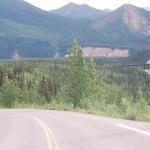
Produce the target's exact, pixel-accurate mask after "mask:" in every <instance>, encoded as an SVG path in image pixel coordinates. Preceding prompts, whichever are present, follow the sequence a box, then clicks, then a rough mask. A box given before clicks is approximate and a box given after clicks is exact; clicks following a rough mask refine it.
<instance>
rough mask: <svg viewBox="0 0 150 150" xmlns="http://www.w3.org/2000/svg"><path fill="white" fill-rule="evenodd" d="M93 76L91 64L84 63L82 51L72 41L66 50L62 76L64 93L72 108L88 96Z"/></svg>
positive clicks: (92, 65)
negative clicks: (66, 54)
mask: <svg viewBox="0 0 150 150" xmlns="http://www.w3.org/2000/svg"><path fill="white" fill-rule="evenodd" d="M93 74H94V64H93V62H92V61H91V62H90V63H86V62H85V60H84V59H83V57H82V49H81V48H80V47H79V46H78V44H77V42H76V41H74V42H73V43H72V47H71V48H70V49H69V50H68V57H67V58H66V61H65V71H64V75H63V76H64V77H63V80H64V92H65V94H66V95H67V98H68V102H69V103H72V104H73V107H74V108H76V107H78V106H80V103H81V100H82V99H83V98H84V96H87V95H88V94H89V92H90V88H92V82H93V80H94V77H95V76H94V75H93Z"/></svg>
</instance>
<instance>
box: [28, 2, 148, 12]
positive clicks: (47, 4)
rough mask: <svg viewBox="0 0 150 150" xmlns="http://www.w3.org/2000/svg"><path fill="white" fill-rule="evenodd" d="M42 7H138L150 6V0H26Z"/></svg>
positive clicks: (46, 8) (47, 8)
mask: <svg viewBox="0 0 150 150" xmlns="http://www.w3.org/2000/svg"><path fill="white" fill-rule="evenodd" d="M25 1H27V2H29V3H31V4H33V5H35V6H37V7H39V8H41V9H44V10H52V9H57V8H60V7H62V6H63V5H66V4H68V3H69V2H74V3H77V4H88V5H90V6H92V7H95V8H98V9H105V8H108V9H112V10H113V9H116V8H117V7H119V6H121V5H123V4H133V5H135V6H138V7H150V0H25Z"/></svg>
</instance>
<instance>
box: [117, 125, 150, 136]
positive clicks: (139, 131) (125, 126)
mask: <svg viewBox="0 0 150 150" xmlns="http://www.w3.org/2000/svg"><path fill="white" fill-rule="evenodd" d="M116 126H119V127H121V128H125V129H128V130H131V131H134V132H137V133H141V134H144V135H147V136H150V132H146V131H143V130H139V129H137V128H132V127H130V126H127V125H123V124H116Z"/></svg>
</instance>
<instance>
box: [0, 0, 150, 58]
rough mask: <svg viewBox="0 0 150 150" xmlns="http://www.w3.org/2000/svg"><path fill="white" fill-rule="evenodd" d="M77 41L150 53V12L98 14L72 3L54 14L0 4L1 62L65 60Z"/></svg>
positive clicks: (19, 2) (6, 0) (15, 1)
mask: <svg viewBox="0 0 150 150" xmlns="http://www.w3.org/2000/svg"><path fill="white" fill-rule="evenodd" d="M73 39H77V40H78V41H79V44H80V45H81V46H82V47H106V48H111V49H114V48H119V49H128V50H129V52H130V54H135V53H136V52H141V51H146V50H147V51H149V50H150V12H149V11H146V10H144V9H142V8H138V7H135V6H133V5H129V4H127V5H123V6H121V7H119V8H118V9H116V10H114V11H111V10H107V9H106V10H97V9H95V8H92V7H90V6H88V5H77V4H74V3H70V4H68V5H66V6H64V7H62V8H60V9H57V10H53V11H50V12H49V11H44V10H41V9H39V8H37V7H35V6H33V5H31V4H29V3H27V2H25V1H23V0H0V58H11V57H12V55H13V54H14V52H16V53H17V54H18V55H20V56H21V57H22V58H23V57H25V58H26V57H27V58H29V57H30V58H33V57H40V58H41V57H53V56H54V55H55V54H56V53H59V55H60V56H64V55H65V53H66V50H67V48H68V47H69V46H70V43H71V41H72V40H73Z"/></svg>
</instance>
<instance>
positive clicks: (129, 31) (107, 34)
mask: <svg viewBox="0 0 150 150" xmlns="http://www.w3.org/2000/svg"><path fill="white" fill-rule="evenodd" d="M91 28H92V32H86V35H85V36H86V37H88V38H89V39H88V41H87V42H86V43H88V44H91V45H92V44H95V45H97V46H110V47H116V46H117V47H118V48H119V47H123V48H128V49H142V48H144V47H146V48H148V47H149V48H150V44H149V42H150V12H148V11H146V10H144V9H141V8H138V7H135V6H133V5H129V4H126V5H123V6H121V7H119V8H118V9H116V10H115V11H112V12H110V13H109V14H108V15H106V16H105V17H104V18H102V19H97V20H96V21H94V22H93V23H92V24H91ZM88 31H90V30H88ZM87 33H88V34H87ZM94 35H95V36H94ZM90 37H91V38H90ZM93 37H94V38H93ZM85 40H87V39H85ZM93 41H94V42H93Z"/></svg>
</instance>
